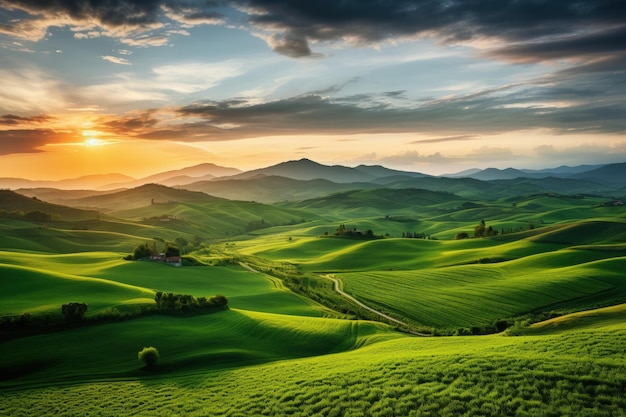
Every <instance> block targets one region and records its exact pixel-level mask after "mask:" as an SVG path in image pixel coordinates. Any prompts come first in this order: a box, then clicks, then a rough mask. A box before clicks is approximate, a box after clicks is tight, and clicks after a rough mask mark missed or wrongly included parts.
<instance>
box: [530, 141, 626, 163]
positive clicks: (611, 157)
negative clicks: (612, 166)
mask: <svg viewBox="0 0 626 417" xmlns="http://www.w3.org/2000/svg"><path fill="white" fill-rule="evenodd" d="M534 152H535V154H536V155H537V157H538V158H539V159H549V160H551V161H559V163H560V164H570V165H580V164H595V163H602V164H607V163H618V162H624V160H626V141H621V142H615V143H612V144H598V143H583V144H580V145H577V146H563V147H561V148H556V147H555V146H554V145H540V146H537V147H536V148H535V149H534Z"/></svg>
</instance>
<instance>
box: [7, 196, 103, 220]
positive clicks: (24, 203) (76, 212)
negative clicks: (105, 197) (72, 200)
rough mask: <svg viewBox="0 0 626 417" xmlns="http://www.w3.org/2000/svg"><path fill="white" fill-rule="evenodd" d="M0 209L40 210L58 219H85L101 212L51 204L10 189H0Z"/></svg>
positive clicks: (24, 212)
mask: <svg viewBox="0 0 626 417" xmlns="http://www.w3.org/2000/svg"><path fill="white" fill-rule="evenodd" d="M0 210H2V211H4V212H15V211H18V212H20V211H21V212H23V213H22V215H23V214H27V213H28V212H33V211H40V212H43V213H48V214H50V215H52V216H53V217H54V219H56V220H58V219H63V220H84V219H94V218H97V217H98V216H99V213H98V212H97V211H94V210H81V209H76V208H72V207H67V206H61V205H57V204H50V203H47V202H45V201H41V200H39V199H37V198H28V197H26V196H23V195H21V194H18V193H16V192H14V191H9V190H0ZM5 214H6V213H5ZM5 217H6V216H5V215H3V216H2V218H5Z"/></svg>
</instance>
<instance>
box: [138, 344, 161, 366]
mask: <svg viewBox="0 0 626 417" xmlns="http://www.w3.org/2000/svg"><path fill="white" fill-rule="evenodd" d="M137 359H139V360H140V361H141V362H143V364H144V365H145V366H146V368H154V367H155V366H156V364H157V362H158V361H159V351H158V350H157V349H156V348H155V347H152V346H150V347H144V348H143V349H141V350H140V351H139V353H138V354H137Z"/></svg>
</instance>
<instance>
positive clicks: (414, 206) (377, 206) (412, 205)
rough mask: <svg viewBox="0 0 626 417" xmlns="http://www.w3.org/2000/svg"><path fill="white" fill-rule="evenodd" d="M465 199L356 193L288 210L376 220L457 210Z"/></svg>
mask: <svg viewBox="0 0 626 417" xmlns="http://www.w3.org/2000/svg"><path fill="white" fill-rule="evenodd" d="M464 201H466V200H465V199H464V198H461V197H458V196H456V195H454V194H450V193H444V192H434V191H428V190H420V189H400V190H396V189H389V188H380V189H377V190H355V191H346V192H341V193H335V194H331V195H328V196H325V197H321V198H315V199H310V200H304V201H301V202H297V203H288V206H290V207H294V208H301V209H305V210H309V211H313V210H323V212H324V213H329V212H330V213H342V215H343V216H346V215H350V216H353V217H354V216H360V217H366V216H373V215H386V214H398V213H405V212H412V211H413V212H414V211H416V210H419V207H425V206H426V207H427V206H435V205H436V206H437V207H454V206H458V205H460V204H461V203H463V202H464Z"/></svg>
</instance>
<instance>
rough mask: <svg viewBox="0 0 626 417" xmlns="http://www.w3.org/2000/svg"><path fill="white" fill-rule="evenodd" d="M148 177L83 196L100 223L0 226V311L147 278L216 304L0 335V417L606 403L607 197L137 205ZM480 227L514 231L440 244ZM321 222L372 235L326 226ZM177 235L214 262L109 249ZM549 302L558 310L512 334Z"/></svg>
mask: <svg viewBox="0 0 626 417" xmlns="http://www.w3.org/2000/svg"><path fill="white" fill-rule="evenodd" d="M150 190H151V189H150V187H148V188H142V189H141V190H140V191H141V192H140V193H138V194H132V193H126V194H119V195H113V196H108V197H107V196H98V197H97V198H93V199H91V200H89V201H91V203H93V204H105V203H106V204H109V205H111V204H115V205H117V206H118V207H119V208H120V209H122V208H124V209H125V210H120V211H118V212H112V213H109V214H108V215H107V216H102V217H101V218H91V219H85V218H79V219H78V220H76V221H68V220H65V219H62V220H57V221H54V222H50V223H47V224H37V223H30V222H26V221H22V220H15V219H6V221H4V219H3V221H2V222H1V223H0V230H1V231H2V233H1V234H0V288H1V289H2V291H0V306H1V308H0V315H19V314H22V313H25V312H28V313H31V314H33V315H38V314H44V313H52V314H57V315H60V306H61V305H62V304H63V303H67V302H70V301H78V302H86V303H87V304H89V310H88V312H87V316H88V317H89V316H95V315H97V314H98V313H100V312H105V311H109V310H110V309H113V308H117V307H120V306H141V305H154V301H153V300H154V294H155V292H156V291H164V292H174V293H184V294H191V295H193V296H195V297H201V296H212V295H215V294H222V295H224V296H226V297H227V298H228V300H229V306H230V310H227V311H222V312H218V313H213V314H203V315H197V314H196V315H188V316H183V315H180V316H173V315H149V316H141V317H135V318H133V319H129V320H124V321H117V322H108V323H103V322H99V323H92V324H89V325H84V326H68V327H66V328H57V329H52V330H54V331H50V332H39V333H37V332H33V333H30V334H28V336H27V337H13V338H7V339H6V340H4V341H3V342H1V343H0V389H1V390H2V394H1V396H2V401H1V402H0V415H7V416H9V415H10V416H22V415H23V416H30V415H67V416H74V415H76V416H78V415H80V416H89V415H93V416H99V415H116V416H125V415H135V416H171V415H185V416H187V415H190V416H194V415H195V416H205V415H212V416H249V415H259V416H261V415H268V416H282V415H292V416H376V417H379V416H380V417H382V416H400V415H401V416H502V415H515V416H566V415H567V416H624V415H626V412H625V411H624V410H626V353H625V351H624V349H623V346H624V343H625V342H626V320H625V318H626V307H624V306H625V304H623V303H624V302H626V279H625V276H624V271H625V270H626V210H624V209H623V208H619V207H595V206H594V204H596V203H598V202H602V201H601V199H599V198H597V199H596V198H578V197H577V198H572V197H563V196H555V195H547V194H541V195H527V196H522V197H518V198H507V199H500V200H491V201H488V202H469V201H468V200H467V199H465V198H460V197H457V196H455V195H452V194H448V193H433V192H424V191H423V190H412V191H410V192H409V191H406V190H404V191H403V190H386V191H351V192H343V193H339V194H334V195H332V196H328V197H325V198H317V199H312V200H307V201H304V202H299V203H284V204H281V205H280V206H269V205H261V204H257V203H246V202H231V201H225V200H220V199H215V198H212V197H208V196H207V197H202V199H201V201H200V200H198V201H194V198H195V195H196V194H194V193H190V192H186V191H184V190H174V191H172V190H170V189H167V188H158V189H157V191H158V192H159V193H161V194H159V195H160V196H161V197H162V199H163V200H165V201H170V200H171V201H175V202H169V203H165V202H164V201H160V202H159V204H152V205H144V202H145V201H149V197H150V195H152V194H151V191H150ZM126 198H128V201H127V202H126V207H124V206H123V204H122V203H124V200H125V199H126ZM29 200H32V199H29ZM16 201H19V200H16ZM35 203H36V201H35ZM29 204H34V203H32V201H29ZM107 207H108V206H107ZM65 213H72V212H71V211H66V212H65ZM111 215H114V216H118V217H111ZM161 216H176V219H174V220H173V219H169V218H167V221H161V220H162V219H163V217H161ZM120 217H123V218H124V219H120ZM261 220H263V222H261ZM480 220H485V221H486V222H487V224H489V225H493V227H494V228H495V229H496V230H502V229H510V230H512V231H514V232H511V233H507V234H504V235H499V236H495V237H490V238H481V239H464V240H454V239H453V237H454V236H455V235H456V234H457V233H459V232H463V231H465V232H469V233H470V234H471V232H472V231H473V229H474V227H475V226H476V224H477V223H478V222H479V221H480ZM339 224H346V226H348V227H350V228H357V229H358V230H367V229H371V230H373V231H374V233H375V234H377V235H379V238H377V239H371V240H364V239H363V240H359V239H345V238H338V237H333V236H332V234H333V233H334V230H335V228H336V227H337V226H338V225H339ZM531 225H532V227H531ZM259 226H261V228H259ZM325 232H326V233H328V234H329V235H331V236H324V234H325ZM405 232H412V233H423V234H426V235H430V236H431V237H432V238H433V239H406V238H401V235H402V233H405ZM194 236H199V237H200V238H202V239H203V240H204V241H205V243H206V245H207V247H205V248H204V249H202V250H201V251H198V252H196V253H193V254H192V255H193V256H195V257H196V258H197V259H200V260H203V261H206V262H208V263H213V264H216V265H219V266H193V267H192V266H185V267H182V268H176V267H170V266H167V265H163V264H157V263H152V262H142V261H125V260H123V259H122V258H123V256H125V255H126V254H128V253H130V252H131V251H132V249H133V247H134V246H136V245H137V244H139V243H142V242H146V241H155V240H153V239H154V238H158V239H157V240H156V241H158V240H167V241H170V242H171V241H174V240H175V239H176V238H177V237H184V238H186V239H192V238H193V237H194ZM156 241H155V242H156ZM158 244H159V245H161V244H162V242H158ZM236 261H242V264H241V265H237V263H236ZM256 269H258V270H263V271H267V272H268V273H270V274H274V275H275V276H273V275H265V274H263V273H260V272H256ZM281 274H287V277H286V278H290V279H293V280H295V281H297V280H302V281H303V282H304V281H306V282H308V284H307V285H309V288H311V286H314V284H315V285H319V283H320V282H324V284H325V285H327V287H325V288H326V289H327V290H328V291H330V288H331V287H330V282H329V281H328V280H327V279H324V278H322V277H321V276H322V275H325V274H333V275H334V276H335V277H336V278H337V279H339V280H340V281H341V283H342V284H343V288H344V290H345V291H346V292H348V293H350V294H352V295H353V296H355V297H356V298H357V299H359V300H361V301H363V302H365V303H366V304H367V305H369V306H372V307H374V308H375V309H377V310H379V311H383V312H387V313H389V314H391V315H393V316H394V317H397V318H399V319H401V320H405V321H409V322H410V323H411V324H412V325H415V326H416V327H418V328H422V327H429V328H432V329H435V331H434V333H436V334H453V333H455V331H457V330H458V329H459V328H479V329H480V330H484V329H486V328H487V327H488V326H491V325H493V323H494V322H495V321H496V320H500V319H507V321H508V322H509V324H513V323H516V324H515V326H513V327H511V328H509V329H508V330H507V331H506V332H504V333H500V334H490V335H484V336H463V337H458V336H448V337H414V336H410V335H407V334H405V333H400V332H397V331H395V330H394V329H393V328H392V327H391V326H388V325H385V324H382V323H378V322H372V321H367V320H356V319H352V320H347V319H346V318H347V317H352V313H346V314H343V313H338V312H335V311H332V310H330V309H329V308H328V307H324V306H322V305H321V304H319V303H317V302H315V301H313V300H312V299H309V298H306V297H304V296H303V295H300V294H295V293H293V292H291V291H290V290H288V289H287V288H286V285H287V284H288V283H289V281H288V280H285V281H282V280H281V278H285V277H284V276H283V275H281ZM289 274H291V275H289ZM316 280H318V281H316ZM304 293H306V292H303V294H304ZM317 294H318V295H319V294H321V293H317ZM309 295H310V294H309ZM314 295H315V294H314ZM333 295H334V296H335V298H333V299H332V303H336V302H337V299H338V298H341V297H340V296H339V295H337V294H333ZM316 299H318V298H316ZM343 302H345V300H344V301H343ZM332 303H331V304H329V305H333V304H332ZM340 311H346V310H340ZM555 312H556V313H559V314H565V315H561V316H559V317H554V318H551V319H549V320H546V321H542V322H539V323H535V324H532V325H530V326H528V325H527V324H528V323H529V322H530V321H532V320H533V318H536V317H542V316H545V315H550V314H551V313H555ZM567 313H571V314H567ZM365 317H368V316H365ZM146 346H154V347H156V348H158V350H159V352H160V354H161V358H160V360H159V364H158V366H157V367H156V368H155V369H154V370H148V369H146V368H143V367H142V364H141V363H140V362H139V361H138V360H137V352H138V351H139V350H141V349H142V348H143V347H146Z"/></svg>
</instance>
